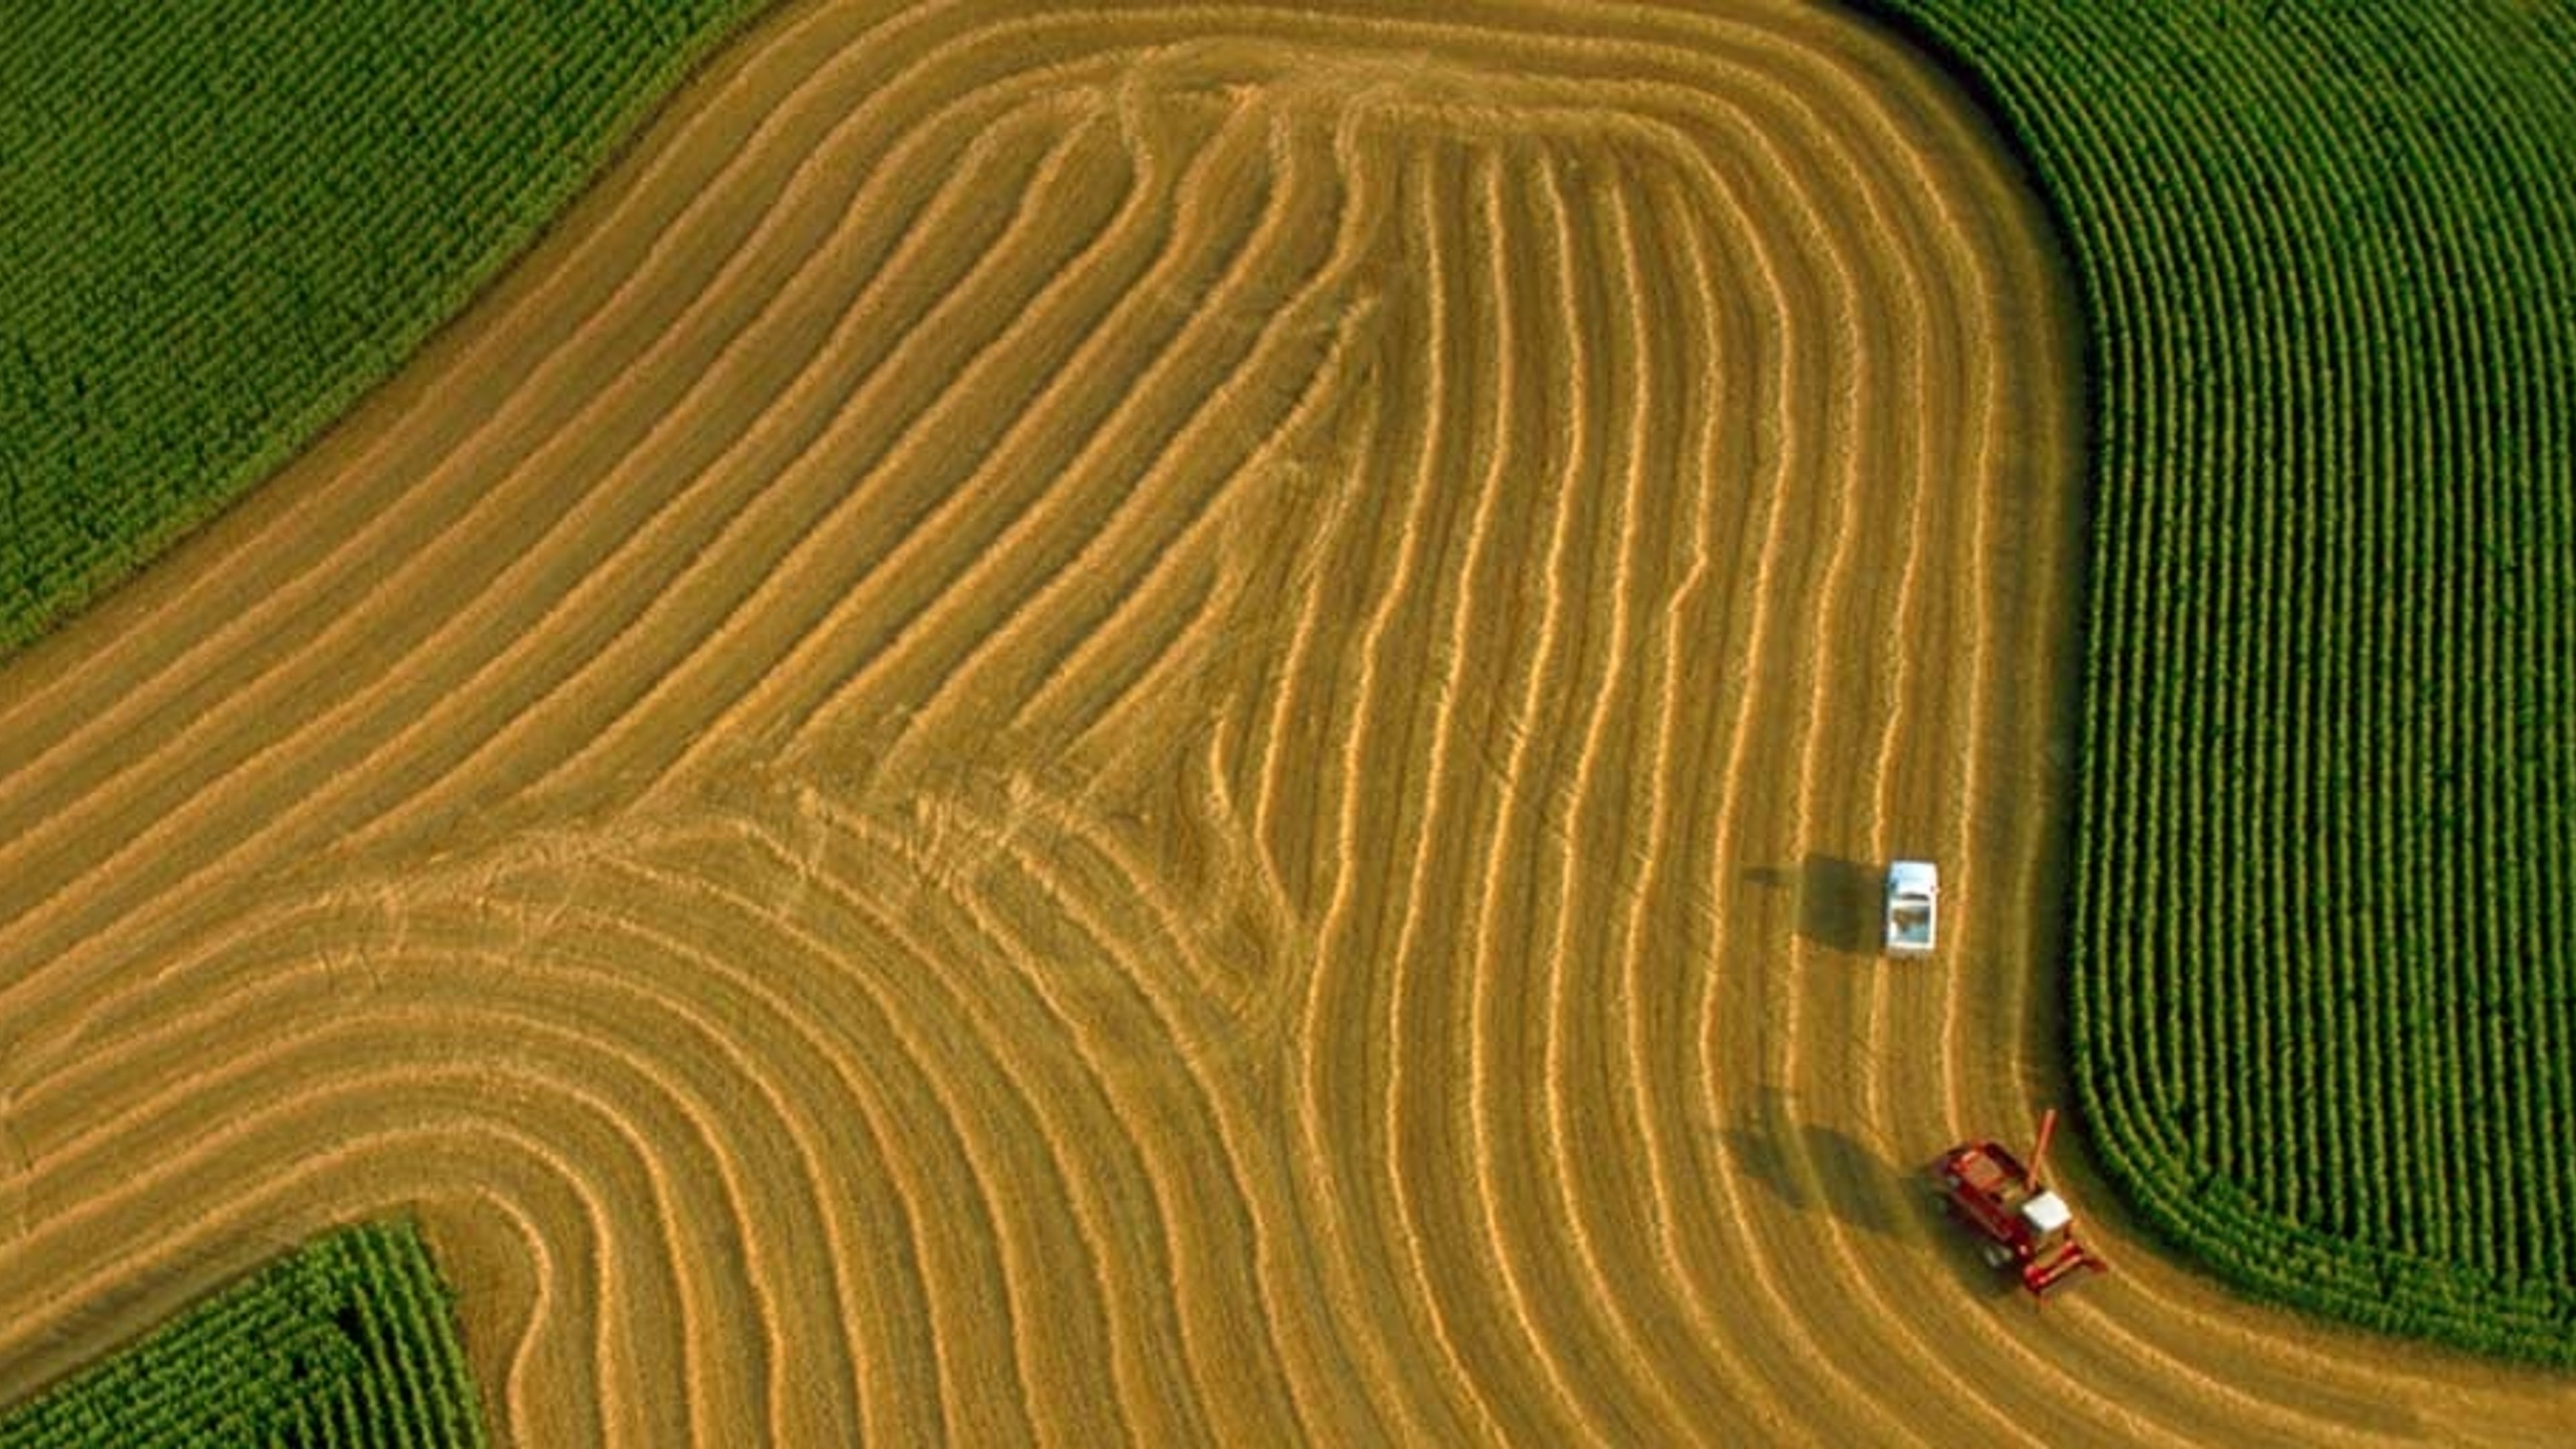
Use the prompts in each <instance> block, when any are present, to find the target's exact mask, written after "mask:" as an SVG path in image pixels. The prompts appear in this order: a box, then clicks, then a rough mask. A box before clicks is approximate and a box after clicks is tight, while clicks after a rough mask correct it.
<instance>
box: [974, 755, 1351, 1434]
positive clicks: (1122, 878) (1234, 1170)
mask: <svg viewBox="0 0 2576 1449" xmlns="http://www.w3.org/2000/svg"><path fill="white" fill-rule="evenodd" d="M1026 804H1027V805H1028V806H1029V807H1030V808H1031V809H1032V810H1033V812H1034V814H1035V815H1036V817H1037V818H1038V819H1040V820H1041V821H1043V822H1045V823H1046V824H1047V825H1048V826H1050V827H1052V828H1054V829H1055V830H1057V831H1059V832H1061V833H1062V834H1063V835H1065V836H1067V837H1070V838H1071V839H1073V840H1075V841H1078V842H1079V843H1080V844H1081V845H1082V847H1083V848H1085V849H1087V850H1089V851H1091V852H1093V853H1094V854H1095V855H1097V856H1098V857H1099V858H1100V859H1101V860H1102V861H1103V862H1105V863H1107V864H1108V865H1109V866H1110V868H1111V870H1112V873H1113V875H1114V876H1115V878H1116V879H1117V881H1118V882H1119V884H1121V885H1123V886H1126V887H1127V888H1128V889H1129V890H1131V891H1132V892H1133V893H1134V899H1135V900H1137V901H1139V902H1141V903H1143V904H1144V905H1145V906H1146V907H1147V908H1148V910H1149V911H1150V912H1151V915H1152V917H1153V922H1154V927H1155V929H1154V930H1152V931H1151V932H1150V933H1149V934H1150V937H1151V939H1150V940H1149V941H1143V942H1139V943H1137V944H1136V945H1135V946H1133V947H1130V948H1128V949H1127V950H1126V951H1121V950H1120V949H1119V945H1118V943H1119V942H1120V940H1121V938H1122V937H1123V936H1125V935H1128V934H1132V932H1122V931H1121V930H1120V929H1119V928H1118V926H1117V924H1116V923H1115V921H1113V920H1112V919H1109V918H1108V917H1107V916H1106V915H1105V914H1104V913H1103V912H1101V911H1097V910H1094V909H1093V908H1092V907H1091V905H1090V904H1089V902H1087V901H1086V900H1085V899H1084V897H1083V896H1082V894H1081V893H1078V892H1074V891H1069V890H1061V889H1059V888H1058V887H1057V886H1056V885H1055V883H1054V881H1053V879H1052V878H1051V877H1050V876H1048V875H1047V873H1046V872H1045V871H1043V870H1042V869H1041V862H1040V860H1039V858H1038V857H1037V855H1036V854H1034V853H1033V852H1032V851H1030V850H1028V849H1026V848H1024V847H1022V846H1021V845H1019V844H1018V843H1017V841H1015V840H1013V839H1010V838H1008V837H1007V836H997V837H996V843H997V844H998V845H999V847H1000V848H1001V849H1002V850H1003V851H1004V852H1005V853H1007V854H1008V855H1009V856H1010V857H1011V858H1012V860H1013V861H1014V863H1016V864H1017V865H1018V866H1019V868H1020V869H1021V871H1022V872H1023V874H1025V875H1026V876H1027V877H1028V878H1029V879H1030V880H1031V881H1033V882H1034V883H1036V884H1037V885H1038V886H1039V888H1040V889H1043V890H1046V891H1047V892H1048V895H1049V899H1050V901H1051V902H1053V903H1054V905H1055V906H1056V908H1057V909H1058V910H1059V911H1060V912H1062V913H1063V915H1064V917H1065V919H1066V920H1068V921H1069V922H1071V923H1072V924H1073V925H1074V926H1075V927H1076V928H1077V929H1079V930H1081V931H1082V933H1083V934H1084V935H1085V936H1086V937H1088V938H1089V939H1090V941H1091V942H1092V944H1093V945H1094V946H1095V947H1096V948H1097V949H1098V950H1099V951H1100V952H1101V953H1102V954H1103V955H1107V956H1112V957H1115V958H1117V959H1119V960H1120V961H1121V963H1122V969H1121V972H1120V975H1121V977H1122V978H1123V979H1124V980H1125V981H1126V983H1127V985H1128V987H1129V989H1130V990H1131V991H1132V992H1134V993H1135V995H1136V996H1137V998H1138V1000H1140V1001H1141V1002H1143V1003H1144V1005H1145V1009H1146V1010H1147V1011H1148V1012H1150V1013H1151V1014H1152V1016H1153V1018H1154V1024H1155V1026H1156V1028H1157V1029H1158V1030H1159V1031H1160V1032H1161V1033H1162V1035H1163V1037H1164V1039H1165V1040H1167V1041H1169V1042H1170V1043H1171V1045H1172V1052H1171V1056H1172V1059H1173V1060H1174V1061H1175V1062H1176V1063H1177V1064H1178V1065H1179V1067H1180V1069H1181V1072H1182V1074H1183V1076H1184V1078H1185V1080H1186V1083H1187V1085H1188V1088H1189V1093H1190V1096H1191V1097H1192V1098H1193V1099H1194V1101H1195V1105H1196V1110H1197V1113H1198V1116H1199V1118H1200V1119H1201V1121H1202V1122H1204V1123H1205V1124H1207V1128H1208V1133H1209V1136H1210V1137H1211V1138H1212V1139H1213V1140H1214V1142H1215V1143H1216V1146H1217V1149H1218V1150H1219V1152H1221V1153H1222V1154H1223V1156H1224V1160H1225V1181H1224V1187H1225V1190H1226V1192H1227V1193H1228V1194H1229V1195H1230V1197H1231V1199H1232V1206H1233V1207H1234V1209H1235V1212H1236V1214H1237V1215H1238V1216H1239V1218H1240V1220H1241V1221H1242V1222H1243V1223H1245V1224H1246V1225H1247V1226H1248V1228H1249V1231H1250V1234H1251V1239H1252V1241H1251V1244H1250V1247H1249V1252H1250V1255H1251V1257H1252V1258H1253V1260H1254V1263H1255V1265H1256V1267H1255V1271H1254V1273H1253V1274H1252V1275H1251V1277H1250V1279H1249V1282H1250V1286H1251V1288H1252V1290H1253V1292H1254V1294H1255V1295H1256V1297H1257V1298H1258V1299H1259V1300H1260V1307H1261V1309H1262V1311H1261V1313H1260V1314H1259V1315H1257V1317H1258V1322H1259V1323H1260V1325H1261V1326H1262V1331H1263V1332H1264V1334H1265V1335H1266V1337H1267V1338H1268V1340H1269V1355H1268V1358H1267V1359H1266V1362H1267V1363H1269V1364H1271V1365H1274V1366H1276V1367H1277V1370H1278V1377H1279V1380H1280V1382H1279V1385H1278V1388H1279V1392H1277V1393H1276V1394H1275V1395H1274V1400H1275V1402H1276V1404H1278V1405H1279V1406H1282V1407H1284V1408H1285V1409H1286V1411H1287V1417H1288V1418H1289V1419H1290V1420H1291V1421H1292V1422H1295V1423H1296V1424H1297V1425H1298V1428H1299V1430H1300V1434H1299V1437H1300V1438H1301V1439H1306V1438H1311V1437H1312V1434H1311V1432H1310V1431H1311V1430H1312V1429H1313V1427H1314V1426H1313V1425H1312V1424H1311V1423H1309V1422H1308V1421H1307V1419H1306V1416H1305V1413H1304V1410H1303V1408H1302V1407H1301V1406H1300V1404H1299V1403H1298V1396H1297V1395H1296V1394H1295V1393H1293V1392H1289V1391H1287V1389H1286V1384H1285V1373H1286V1369H1287V1365H1288V1364H1289V1363H1290V1356H1289V1353H1288V1350H1287V1348H1286V1345H1285V1344H1284V1342H1283V1341H1282V1339H1281V1337H1280V1331H1279V1330H1280V1322H1281V1317H1280V1313H1279V1311H1278V1309H1277V1306H1276V1305H1275V1303H1274V1302H1273V1301H1272V1300H1271V1298H1270V1296H1269V1294H1268V1293H1267V1291H1266V1287H1265V1285H1264V1284H1263V1283H1262V1281H1261V1279H1260V1277H1259V1274H1258V1269H1257V1265H1258V1263H1259V1262H1260V1261H1261V1260H1262V1259H1263V1258H1265V1257H1266V1256H1267V1255H1268V1254H1269V1252H1270V1251H1271V1248H1270V1244H1269V1239H1270V1237H1271V1234H1269V1233H1268V1232H1267V1231H1265V1225H1264V1223H1263V1220H1262V1216H1261V1213H1260V1211H1259V1208H1258V1206H1257V1205H1256V1202H1255V1199H1254V1197H1253V1195H1252V1194H1251V1193H1250V1192H1248V1191H1246V1190H1245V1183H1246V1181H1247V1178H1246V1174H1245V1171H1244V1167H1243V1161H1242V1148H1241V1146H1240V1145H1239V1140H1238V1139H1239V1132H1240V1126H1239V1124H1241V1123H1242V1122H1243V1120H1244V1119H1243V1117H1242V1115H1241V1113H1242V1112H1243V1111H1244V1109H1243V1108H1241V1107H1240V1106H1235V1107H1233V1108H1232V1109H1231V1110H1229V1106H1228V1103H1227V1101H1226V1097H1225V1094H1224V1093H1222V1092H1221V1091H1220V1089H1219V1085H1218V1081H1220V1080H1222V1079H1218V1080H1211V1079H1210V1077H1209V1075H1208V1074H1207V1072H1206V1071H1205V1070H1204V1069H1203V1068H1202V1066H1201V1065H1200V1062H1201V1055H1202V1052H1203V1050H1204V1049H1205V1048H1204V1046H1203V1044H1204V1043H1205V1042H1206V1041H1207V1039H1208V1038H1209V1036H1210V1035H1211V1032H1210V1031H1208V1030H1204V1029H1198V1028H1189V1029H1185V1028H1183V1027H1182V1026H1180V1025H1178V1024H1177V1021H1178V1019H1179V1018H1180V1017H1182V1016H1183V1015H1185V1014H1187V1013H1188V1010H1189V1002H1188V1001H1187V1000H1183V1001H1178V1002H1175V1001H1171V1000H1167V999H1166V998H1165V995H1164V993H1163V992H1161V991H1159V990H1157V989H1156V988H1155V986H1154V983H1153V973H1152V972H1151V971H1149V970H1147V969H1146V967H1145V966H1144V964H1143V963H1142V962H1141V961H1139V960H1137V959H1135V955H1134V953H1135V951H1136V950H1138V949H1144V948H1152V947H1160V948H1164V949H1168V950H1170V951H1171V952H1172V953H1173V954H1174V955H1175V956H1194V955H1197V954H1199V951H1198V949H1197V948H1196V947H1194V946H1193V944H1192V938H1193V936H1194V934H1195V933H1193V932H1191V931H1190V930H1189V929H1188V927H1187V926H1186V924H1185V921H1186V915H1185V913H1184V911H1183V910H1182V908H1181V907H1180V905H1179V903H1178V902H1176V901H1174V900H1172V899H1171V898H1170V896H1169V895H1168V894H1167V893H1165V892H1163V891H1161V890H1158V889H1156V888H1155V886H1154V884H1153V882H1154V880H1155V874H1154V872H1153V871H1152V870H1151V869H1150V868H1149V867H1148V865H1147V863H1146V862H1143V861H1140V860H1136V859H1134V858H1132V857H1130V856H1129V855H1127V854H1126V853H1124V852H1123V851H1121V850H1120V849H1119V847H1118V841H1117V837H1116V836H1115V835H1114V834H1112V833H1110V832H1105V831H1100V830H1098V829H1097V827H1096V822H1094V821H1092V820H1090V819H1089V818H1088V817H1085V816H1082V815H1078V814H1076V813H1075V812H1074V811H1073V810H1072V809H1070V808H1068V806H1067V805H1066V804H1065V802H1063V801H1060V800H1058V799H1056V798H1054V797H1053V796H1050V795H1037V796H1034V797H1033V798H1032V799H1031V800H1030V801H1028V802H1026ZM1200 974H1205V973H1204V972H1202V973H1200ZM1104 1075H1105V1074H1104ZM1140 1155H1141V1154H1140ZM1147 1160H1149V1161H1150V1160H1151V1158H1150V1157H1148V1159H1147ZM1187 1176H1188V1175H1187V1174H1166V1173H1163V1172H1156V1173H1155V1174H1154V1186H1155V1193H1156V1196H1157V1199H1158V1200H1162V1201H1169V1200H1172V1199H1174V1198H1177V1197H1180V1196H1183V1195H1184V1194H1181V1193H1179V1192H1177V1191H1175V1190H1174V1189H1173V1187H1172V1185H1171V1179H1172V1178H1174V1177H1177V1178H1180V1179H1183V1180H1186V1178H1187ZM1165 1217H1166V1221H1167V1222H1173V1221H1177V1220H1178V1219H1177V1217H1176V1215H1171V1214H1166V1215H1165ZM1188 1256H1189V1255H1187V1254H1182V1253H1178V1252H1175V1253H1173V1255H1172V1257H1173V1261H1174V1262H1175V1263H1176V1264H1178V1263H1179V1262H1181V1261H1183V1260H1184V1259H1186V1258H1187V1257H1188ZM1185 1286H1186V1285H1185V1284H1184V1283H1183V1282H1181V1281H1180V1275H1179V1274H1178V1273H1177V1272H1176V1273H1175V1282H1174V1285H1173V1287H1174V1291H1175V1294H1176V1295H1177V1294H1179V1293H1180V1292H1181V1291H1182V1290H1183V1289H1184V1288H1185ZM1213 1311H1214V1312H1216V1313H1218V1314H1220V1315H1222V1314H1224V1313H1225V1311H1226V1310H1225V1308H1224V1306H1223V1305H1219V1306H1217V1307H1216V1308H1215V1309H1214V1310H1213ZM1184 1316H1186V1315H1184ZM1180 1343H1181V1348H1182V1351H1183V1353H1184V1354H1185V1355H1186V1356H1187V1357H1189V1358H1190V1359H1191V1360H1192V1361H1193V1362H1194V1363H1199V1364H1202V1365H1204V1364H1205V1362H1206V1358H1207V1355H1208V1353H1209V1352H1211V1351H1212V1350H1210V1349H1205V1348H1201V1347H1199V1346H1197V1342H1196V1340H1195V1339H1194V1338H1193V1336H1192V1335H1190V1334H1189V1333H1187V1332H1186V1331H1184V1332H1183V1333H1181V1334H1180ZM1234 1366H1235V1367H1238V1368H1240V1367H1243V1365H1234ZM1204 1377H1205V1378H1207V1379H1208V1380H1211V1381H1214V1380H1218V1379H1221V1378H1223V1377H1224V1376H1223V1375H1222V1374H1205V1375H1204Z"/></svg>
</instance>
